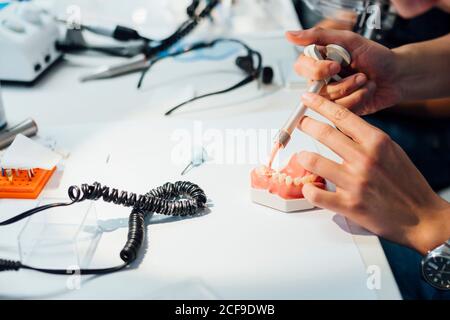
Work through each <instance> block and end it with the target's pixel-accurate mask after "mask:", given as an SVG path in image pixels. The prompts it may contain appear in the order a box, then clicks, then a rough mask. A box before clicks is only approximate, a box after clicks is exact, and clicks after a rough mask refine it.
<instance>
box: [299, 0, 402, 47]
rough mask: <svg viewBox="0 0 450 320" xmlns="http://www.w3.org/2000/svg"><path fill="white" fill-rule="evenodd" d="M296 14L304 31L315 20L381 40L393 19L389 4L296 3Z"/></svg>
mask: <svg viewBox="0 0 450 320" xmlns="http://www.w3.org/2000/svg"><path fill="white" fill-rule="evenodd" d="M294 2H295V3H296V8H297V12H298V13H299V17H300V20H301V23H302V25H303V27H304V28H305V29H307V28H310V27H312V26H313V25H315V24H317V22H318V21H319V20H328V21H332V22H333V24H334V26H341V27H342V28H343V29H352V30H353V31H355V32H357V33H359V34H361V35H362V36H364V37H366V38H368V39H372V40H380V39H382V38H383V37H384V36H385V34H386V32H389V31H390V30H391V29H392V28H393V26H394V22H395V19H396V15H395V12H394V10H393V7H392V6H391V4H390V1H389V0H299V1H296V0H294Z"/></svg>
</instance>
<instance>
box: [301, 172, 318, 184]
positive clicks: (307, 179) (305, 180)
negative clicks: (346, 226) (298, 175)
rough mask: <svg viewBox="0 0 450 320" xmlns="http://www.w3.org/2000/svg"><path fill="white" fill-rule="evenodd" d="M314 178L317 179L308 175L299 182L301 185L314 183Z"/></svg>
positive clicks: (312, 175)
mask: <svg viewBox="0 0 450 320" xmlns="http://www.w3.org/2000/svg"><path fill="white" fill-rule="evenodd" d="M316 178H317V176H316V175H315V174H309V175H307V176H304V177H303V178H302V179H301V182H302V183H303V184H306V183H311V182H314V181H315V180H316Z"/></svg>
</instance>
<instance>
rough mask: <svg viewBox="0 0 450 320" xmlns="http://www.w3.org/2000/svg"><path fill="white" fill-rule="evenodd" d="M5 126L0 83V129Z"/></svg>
mask: <svg viewBox="0 0 450 320" xmlns="http://www.w3.org/2000/svg"><path fill="white" fill-rule="evenodd" d="M4 127H6V115H5V108H4V107H3V100H2V87H1V85H0V130H1V129H3V128H4Z"/></svg>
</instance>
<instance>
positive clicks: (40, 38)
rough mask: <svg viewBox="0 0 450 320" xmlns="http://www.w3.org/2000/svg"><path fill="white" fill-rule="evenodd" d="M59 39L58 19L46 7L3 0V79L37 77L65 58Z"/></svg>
mask: <svg viewBox="0 0 450 320" xmlns="http://www.w3.org/2000/svg"><path fill="white" fill-rule="evenodd" d="M1 6H4V7H3V8H1ZM58 38H59V29H58V25H57V22H56V20H55V19H54V17H52V16H51V15H50V14H48V13H47V12H46V11H45V10H43V9H41V8H39V7H37V6H35V5H34V4H33V3H30V2H11V3H7V4H6V6H5V3H4V2H3V3H2V2H1V1H0V80H2V81H17V82H33V81H34V80H36V79H37V78H38V77H39V76H40V75H41V74H42V73H43V72H44V71H45V70H46V69H48V68H49V67H50V66H51V65H52V64H53V63H54V62H55V61H56V60H58V59H59V58H60V57H61V53H60V52H59V51H58V50H57V49H56V46H55V44H56V41H57V40H58Z"/></svg>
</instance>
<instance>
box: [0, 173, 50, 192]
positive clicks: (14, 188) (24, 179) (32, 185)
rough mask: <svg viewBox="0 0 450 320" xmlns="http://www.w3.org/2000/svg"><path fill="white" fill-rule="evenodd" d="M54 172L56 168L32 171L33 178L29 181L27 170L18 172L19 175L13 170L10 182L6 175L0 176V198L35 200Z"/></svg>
mask: <svg viewBox="0 0 450 320" xmlns="http://www.w3.org/2000/svg"><path fill="white" fill-rule="evenodd" d="M55 170H56V167H54V168H53V169H52V170H42V169H33V171H34V176H33V177H31V180H30V179H29V178H28V174H27V170H19V175H17V174H16V170H13V172H12V181H9V179H8V176H7V175H6V174H5V176H3V175H0V198H3V199H36V198H37V197H38V196H39V194H40V193H41V191H42V189H44V187H45V185H46V184H47V182H48V180H49V179H50V177H51V176H52V174H53V172H55Z"/></svg>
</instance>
